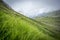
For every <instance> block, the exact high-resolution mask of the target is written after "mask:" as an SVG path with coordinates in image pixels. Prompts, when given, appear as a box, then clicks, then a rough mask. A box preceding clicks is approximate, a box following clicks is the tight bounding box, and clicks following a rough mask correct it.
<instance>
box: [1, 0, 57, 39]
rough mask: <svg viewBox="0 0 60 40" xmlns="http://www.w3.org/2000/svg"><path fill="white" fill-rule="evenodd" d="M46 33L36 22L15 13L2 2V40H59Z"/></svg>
mask: <svg viewBox="0 0 60 40" xmlns="http://www.w3.org/2000/svg"><path fill="white" fill-rule="evenodd" d="M38 27H40V28H39V29H38ZM46 33H47V30H46V29H44V28H43V27H41V26H40V25H39V24H38V23H37V22H36V21H34V20H32V19H30V18H28V17H25V16H23V15H21V14H19V13H17V12H15V11H14V10H12V9H11V8H10V7H9V6H7V5H6V4H5V3H4V2H3V1H2V0H0V40H57V39H56V38H54V37H51V36H50V35H48V33H47V34H46Z"/></svg>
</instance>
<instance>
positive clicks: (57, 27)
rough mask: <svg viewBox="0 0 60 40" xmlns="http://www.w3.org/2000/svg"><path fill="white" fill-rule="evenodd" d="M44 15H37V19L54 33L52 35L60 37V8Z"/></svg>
mask: <svg viewBox="0 0 60 40" xmlns="http://www.w3.org/2000/svg"><path fill="white" fill-rule="evenodd" d="M42 15H44V16H37V17H35V20H36V21H38V22H40V23H42V25H43V24H44V25H43V27H45V28H46V29H47V30H49V31H51V32H52V33H54V35H51V36H53V37H55V38H58V39H60V16H59V15H60V10H58V11H54V12H49V13H46V14H42Z"/></svg>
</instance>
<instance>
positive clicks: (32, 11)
mask: <svg viewBox="0 0 60 40" xmlns="http://www.w3.org/2000/svg"><path fill="white" fill-rule="evenodd" d="M4 1H5V2H6V3H7V4H8V5H9V6H10V7H11V8H12V9H14V10H15V11H17V12H20V13H21V14H23V15H25V16H28V17H33V16H37V15H38V14H42V13H44V12H49V11H54V10H59V9H60V0H4Z"/></svg>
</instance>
